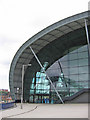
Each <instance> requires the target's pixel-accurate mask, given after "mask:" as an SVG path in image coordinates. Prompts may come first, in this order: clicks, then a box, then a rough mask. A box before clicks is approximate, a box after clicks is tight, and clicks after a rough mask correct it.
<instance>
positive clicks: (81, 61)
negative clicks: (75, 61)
mask: <svg viewBox="0 0 90 120" xmlns="http://www.w3.org/2000/svg"><path fill="white" fill-rule="evenodd" d="M84 65H88V59H79V66H84Z"/></svg>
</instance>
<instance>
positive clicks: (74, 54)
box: [30, 45, 89, 103]
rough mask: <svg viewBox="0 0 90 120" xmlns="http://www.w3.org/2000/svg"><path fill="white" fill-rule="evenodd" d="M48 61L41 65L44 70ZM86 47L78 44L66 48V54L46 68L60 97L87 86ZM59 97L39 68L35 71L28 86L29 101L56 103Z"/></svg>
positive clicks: (74, 92)
mask: <svg viewBox="0 0 90 120" xmlns="http://www.w3.org/2000/svg"><path fill="white" fill-rule="evenodd" d="M48 64H49V63H48V62H45V63H44V65H43V67H44V69H45V70H46V69H47V67H48ZM88 68H89V66H88V48H87V45H85V46H78V47H74V48H71V49H69V50H68V53H67V55H65V56H63V57H62V58H60V59H59V60H57V61H56V62H55V63H54V64H53V65H51V66H50V67H49V68H48V69H47V70H46V72H47V74H48V76H49V77H50V79H51V80H52V82H53V84H54V86H55V87H56V89H57V91H58V92H59V94H60V95H61V96H62V98H65V97H69V96H72V95H74V94H76V93H77V92H79V91H81V90H82V89H85V88H86V89H87V88H88V82H89V70H88ZM58 101H59V98H58V96H57V94H56V92H55V90H54V89H53V87H52V86H51V84H50V82H49V80H48V79H47V76H46V75H45V73H44V72H43V70H42V69H41V71H38V72H37V73H35V77H34V78H33V80H32V85H31V86H30V102H33V103H58Z"/></svg>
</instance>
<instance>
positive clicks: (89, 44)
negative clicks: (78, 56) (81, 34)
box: [85, 19, 90, 56]
mask: <svg viewBox="0 0 90 120" xmlns="http://www.w3.org/2000/svg"><path fill="white" fill-rule="evenodd" d="M85 30H86V36H87V43H88V52H89V56H90V41H89V33H88V27H87V21H86V19H85Z"/></svg>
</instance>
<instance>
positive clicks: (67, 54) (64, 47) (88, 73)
mask: <svg viewBox="0 0 90 120" xmlns="http://www.w3.org/2000/svg"><path fill="white" fill-rule="evenodd" d="M89 17H90V12H89V11H87V12H83V13H80V14H77V15H74V16H71V17H69V18H66V19H64V20H61V21H59V22H57V23H55V24H53V25H51V26H49V27H47V28H45V29H44V30H42V31H41V32H39V33H37V34H36V35H35V36H33V37H32V38H30V39H29V40H28V41H26V42H25V43H24V44H23V45H22V46H21V47H20V49H19V50H18V51H17V53H16V55H15V57H14V58H13V60H12V63H11V67H10V73H9V84H10V90H11V93H12V96H13V98H15V99H21V95H22V97H23V100H24V101H28V102H32V103H62V101H63V102H64V101H67V100H71V99H74V98H76V97H77V96H79V95H81V94H83V93H86V92H87V91H88V90H89V82H90V57H89V55H90V53H89V49H90V46H89V39H88V37H87V35H89V30H90V24H89ZM85 25H86V26H85ZM86 28H87V30H88V32H87V31H86ZM32 50H33V51H32ZM33 52H34V53H33ZM35 55H36V56H35ZM39 60H40V61H39ZM30 64H31V66H30ZM40 64H42V66H40ZM86 101H87V100H86Z"/></svg>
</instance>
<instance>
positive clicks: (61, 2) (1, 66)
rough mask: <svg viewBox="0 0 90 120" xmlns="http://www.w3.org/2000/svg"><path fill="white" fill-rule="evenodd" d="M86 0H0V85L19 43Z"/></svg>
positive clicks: (6, 79)
mask: <svg viewBox="0 0 90 120" xmlns="http://www.w3.org/2000/svg"><path fill="white" fill-rule="evenodd" d="M88 2H89V0H0V89H8V90H9V70H10V64H11V62H12V59H13V57H14V55H15V53H16V52H17V50H18V49H19V48H20V46H21V45H22V44H23V43H24V42H25V41H27V40H28V39H29V38H30V37H32V36H33V35H35V34H36V33H38V32H39V31H41V30H42V29H44V28H46V27H47V26H49V25H51V24H53V23H55V22H57V21H60V20H62V19H64V18H67V17H69V16H72V15H74V14H78V13H81V12H84V11H87V10H88Z"/></svg>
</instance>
